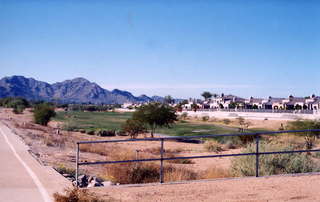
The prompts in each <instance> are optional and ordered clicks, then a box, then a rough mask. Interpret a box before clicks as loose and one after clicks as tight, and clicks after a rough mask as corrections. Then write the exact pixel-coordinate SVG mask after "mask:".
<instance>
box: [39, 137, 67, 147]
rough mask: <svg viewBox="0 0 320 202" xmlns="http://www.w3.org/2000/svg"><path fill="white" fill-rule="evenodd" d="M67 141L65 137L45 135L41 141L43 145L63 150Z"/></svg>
mask: <svg viewBox="0 0 320 202" xmlns="http://www.w3.org/2000/svg"><path fill="white" fill-rule="evenodd" d="M66 141H67V138H66V137H63V136H60V135H46V136H45V137H44V139H43V143H44V144H45V145H46V146H48V147H60V148H63V147H64V146H65V143H66Z"/></svg>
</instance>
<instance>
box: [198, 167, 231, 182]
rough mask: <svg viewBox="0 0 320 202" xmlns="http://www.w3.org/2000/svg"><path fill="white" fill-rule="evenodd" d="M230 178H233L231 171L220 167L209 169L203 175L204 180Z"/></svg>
mask: <svg viewBox="0 0 320 202" xmlns="http://www.w3.org/2000/svg"><path fill="white" fill-rule="evenodd" d="M228 177H232V175H231V173H230V171H229V170H226V169H223V168H218V167H213V168H208V169H207V170H206V171H204V172H203V173H202V174H201V178H202V179H216V178H228Z"/></svg>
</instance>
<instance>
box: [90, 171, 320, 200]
mask: <svg viewBox="0 0 320 202" xmlns="http://www.w3.org/2000/svg"><path fill="white" fill-rule="evenodd" d="M92 191H93V192H95V193H97V194H98V195H104V196H105V197H106V198H108V197H110V196H111V197H112V198H114V199H116V200H119V201H139V202H141V201H183V202H188V201H190V202H191V201H192V202H195V201H320V194H319V191H320V175H319V174H318V173H317V174H313V175H286V176H272V177H261V178H237V179H224V180H213V181H202V182H192V183H182V184H164V185H159V184H158V185H146V186H131V187H130V186H114V187H104V188H94V189H92Z"/></svg>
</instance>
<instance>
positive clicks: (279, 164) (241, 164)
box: [231, 142, 317, 176]
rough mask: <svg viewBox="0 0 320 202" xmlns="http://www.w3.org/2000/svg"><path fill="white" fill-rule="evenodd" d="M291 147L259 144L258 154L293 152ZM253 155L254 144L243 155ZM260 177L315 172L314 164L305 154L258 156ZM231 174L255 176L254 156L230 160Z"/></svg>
mask: <svg viewBox="0 0 320 202" xmlns="http://www.w3.org/2000/svg"><path fill="white" fill-rule="evenodd" d="M294 149H295V148H294V147H293V146H291V145H280V144H271V143H266V142H261V144H260V152H267V151H269V152H270V151H287V150H294ZM252 152H253V153H254V152H255V144H251V145H248V146H247V147H246V148H245V149H244V151H243V153H252ZM259 164H260V169H259V171H260V173H259V174H260V175H276V174H286V173H305V172H312V171H316V170H317V168H316V164H315V163H314V162H313V161H312V160H311V158H310V156H309V155H306V154H297V153H294V154H273V155H260V157H259ZM231 167H232V173H233V175H235V176H253V175H255V156H241V157H236V158H234V159H233V160H232V166H231Z"/></svg>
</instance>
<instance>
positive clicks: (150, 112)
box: [132, 102, 177, 137]
mask: <svg viewBox="0 0 320 202" xmlns="http://www.w3.org/2000/svg"><path fill="white" fill-rule="evenodd" d="M132 118H133V119H134V120H137V121H140V122H141V123H143V124H145V125H146V126H147V127H148V128H149V129H150V132H151V137H154V132H155V130H156V128H157V127H170V126H171V125H172V124H174V122H175V121H177V115H176V112H175V110H174V108H173V107H170V106H169V105H167V104H161V103H157V102H156V103H149V104H147V105H142V106H141V107H139V108H138V109H137V110H136V111H135V112H134V113H133V115H132Z"/></svg>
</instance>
